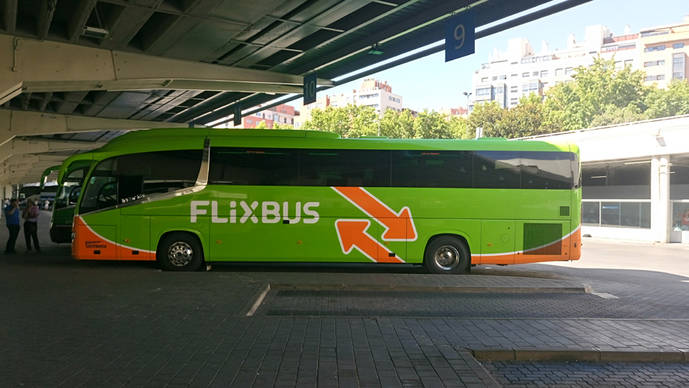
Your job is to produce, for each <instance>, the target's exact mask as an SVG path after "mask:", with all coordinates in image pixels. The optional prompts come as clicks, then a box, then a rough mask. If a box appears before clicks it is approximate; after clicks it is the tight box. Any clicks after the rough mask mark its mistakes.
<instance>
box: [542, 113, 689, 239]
mask: <svg viewBox="0 0 689 388" xmlns="http://www.w3.org/2000/svg"><path fill="white" fill-rule="evenodd" d="M529 139H537V140H544V141H549V142H554V143H575V144H578V145H579V147H580V151H581V161H582V192H583V200H582V234H583V235H590V236H592V237H602V238H614V239H623V240H637V241H649V242H677V243H684V244H689V225H688V224H686V222H687V218H684V221H683V217H689V115H685V116H677V117H671V118H664V119H655V120H647V121H640V122H635V123H628V124H619V125H614V126H606V127H599V128H590V129H582V130H577V131H571V132H565V133H558V134H549V135H540V136H534V137H530V138H529Z"/></svg>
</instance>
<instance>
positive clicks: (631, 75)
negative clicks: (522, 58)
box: [544, 57, 649, 132]
mask: <svg viewBox="0 0 689 388" xmlns="http://www.w3.org/2000/svg"><path fill="white" fill-rule="evenodd" d="M572 78H573V81H569V82H565V83H561V84H559V85H555V86H554V87H553V88H551V89H550V90H549V91H548V93H547V94H546V101H545V118H544V127H545V128H546V129H547V130H548V131H549V132H553V131H556V130H571V129H579V128H586V127H589V126H590V125H591V123H592V122H593V120H594V118H595V117H596V116H599V115H603V114H604V113H606V112H608V113H610V112H614V111H618V112H621V111H624V112H627V113H630V112H635V111H637V112H642V111H644V110H645V109H646V105H645V102H644V100H645V99H646V95H647V94H648V92H649V89H648V88H647V87H645V86H644V85H643V80H644V73H643V72H642V71H639V70H635V71H632V69H631V66H626V67H625V68H624V69H622V70H620V71H616V70H615V60H614V58H613V59H610V60H605V59H602V58H600V57H598V58H596V59H595V60H594V62H593V64H592V65H591V66H589V67H584V66H579V67H577V68H576V73H575V74H574V76H573V77H572Z"/></svg>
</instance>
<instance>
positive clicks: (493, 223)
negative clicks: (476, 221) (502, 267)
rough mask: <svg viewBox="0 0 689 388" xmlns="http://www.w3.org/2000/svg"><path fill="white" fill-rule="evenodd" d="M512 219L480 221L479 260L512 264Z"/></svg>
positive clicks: (489, 262) (513, 252)
mask: <svg viewBox="0 0 689 388" xmlns="http://www.w3.org/2000/svg"><path fill="white" fill-rule="evenodd" d="M514 225H515V222H514V221H513V220H483V221H482V222H481V262H482V263H487V264H514V258H515V244H514V236H515V233H514Z"/></svg>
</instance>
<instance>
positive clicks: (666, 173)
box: [651, 155, 671, 243]
mask: <svg viewBox="0 0 689 388" xmlns="http://www.w3.org/2000/svg"><path fill="white" fill-rule="evenodd" d="M670 211H671V203H670V156H669V155H661V156H654V157H653V159H651V233H652V234H653V240H654V241H658V242H664V243H665V242H670V221H671V218H670Z"/></svg>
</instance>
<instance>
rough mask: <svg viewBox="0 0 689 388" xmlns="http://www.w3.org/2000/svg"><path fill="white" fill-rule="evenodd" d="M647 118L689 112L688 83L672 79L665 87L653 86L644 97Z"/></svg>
mask: <svg viewBox="0 0 689 388" xmlns="http://www.w3.org/2000/svg"><path fill="white" fill-rule="evenodd" d="M646 105H647V106H648V110H647V111H646V112H645V113H646V116H647V117H648V118H649V119H655V118H660V117H670V116H676V115H686V114H689V83H688V82H687V81H682V80H673V81H672V82H670V85H668V87H667V89H658V88H653V89H652V90H651V92H650V93H649V94H648V96H647V97H646Z"/></svg>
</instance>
